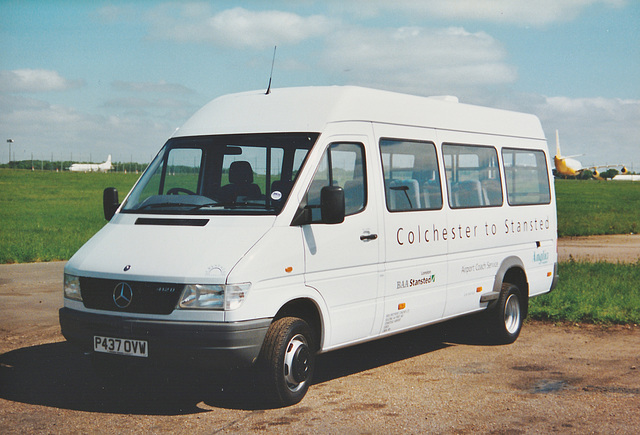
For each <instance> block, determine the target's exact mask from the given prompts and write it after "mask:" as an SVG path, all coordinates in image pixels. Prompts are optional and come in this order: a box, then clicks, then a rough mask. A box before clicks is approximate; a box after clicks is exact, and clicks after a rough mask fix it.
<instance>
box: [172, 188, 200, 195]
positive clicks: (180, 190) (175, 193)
mask: <svg viewBox="0 0 640 435" xmlns="http://www.w3.org/2000/svg"><path fill="white" fill-rule="evenodd" d="M179 193H186V194H187V195H195V194H196V193H195V192H192V191H190V190H189V189H185V188H184V187H172V188H171V189H169V190H167V195H177V194H179Z"/></svg>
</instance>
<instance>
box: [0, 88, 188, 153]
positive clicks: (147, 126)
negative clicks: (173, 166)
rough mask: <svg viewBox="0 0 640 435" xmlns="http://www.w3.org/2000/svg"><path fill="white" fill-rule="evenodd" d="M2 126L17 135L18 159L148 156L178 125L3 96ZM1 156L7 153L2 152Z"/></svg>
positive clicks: (15, 150)
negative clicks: (82, 110) (99, 113)
mask: <svg viewBox="0 0 640 435" xmlns="http://www.w3.org/2000/svg"><path fill="white" fill-rule="evenodd" d="M0 113H2V116H0V131H2V132H5V135H7V137H11V138H13V139H14V140H15V145H14V147H13V153H14V155H15V158H16V159H17V160H27V159H29V158H31V155H33V157H34V159H36V160H39V159H44V160H49V159H50V158H52V156H53V159H54V160H68V159H70V156H71V155H73V158H74V159H75V160H85V161H86V160H89V156H90V155H91V156H92V158H93V159H94V160H96V161H97V160H99V159H102V158H106V156H107V155H108V154H113V157H114V160H122V161H129V160H130V159H131V158H133V160H134V161H138V162H146V161H148V160H149V159H150V158H151V157H152V156H153V155H154V154H155V153H156V152H157V150H158V149H159V148H160V146H161V145H162V144H163V143H164V141H165V140H166V139H167V137H168V136H169V135H170V134H171V133H172V132H173V131H174V130H175V127H177V125H173V124H168V123H165V122H162V121H158V120H157V117H149V116H135V117H134V116H127V115H120V116H116V115H110V116H102V115H96V114H89V113H86V112H81V111H78V110H76V109H73V108H70V107H65V106H61V105H52V104H49V103H47V102H43V101H40V100H35V99H30V98H24V97H18V96H11V95H0ZM0 156H1V157H2V159H1V160H2V161H6V156H5V155H3V154H0Z"/></svg>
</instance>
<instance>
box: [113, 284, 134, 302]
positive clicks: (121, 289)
mask: <svg viewBox="0 0 640 435" xmlns="http://www.w3.org/2000/svg"><path fill="white" fill-rule="evenodd" d="M132 299H133V289H132V288H131V286H130V285H129V284H127V283H126V282H120V283H118V285H116V286H115V288H114V289H113V303H115V304H116V307H118V308H127V307H128V306H129V305H131V300H132Z"/></svg>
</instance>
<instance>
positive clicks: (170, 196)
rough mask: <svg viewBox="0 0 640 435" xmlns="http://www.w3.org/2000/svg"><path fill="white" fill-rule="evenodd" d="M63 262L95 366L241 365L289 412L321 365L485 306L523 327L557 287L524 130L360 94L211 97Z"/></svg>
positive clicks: (550, 223) (64, 322) (530, 141)
mask: <svg viewBox="0 0 640 435" xmlns="http://www.w3.org/2000/svg"><path fill="white" fill-rule="evenodd" d="M103 199H104V213H105V218H106V219H107V220H108V221H109V222H108V223H107V225H105V227H104V228H103V229H102V230H100V231H99V232H98V233H97V234H96V235H95V236H94V237H93V238H92V239H91V240H89V241H88V242H87V243H86V244H85V245H84V246H83V247H82V248H81V249H80V250H79V251H78V252H77V253H76V254H75V255H74V256H73V258H71V260H70V261H69V262H68V263H67V265H66V267H65V271H64V307H63V308H62V309H60V313H59V315H60V324H61V329H62V333H63V334H64V336H65V337H66V339H67V340H68V341H70V342H72V343H74V344H76V345H78V346H79V347H80V348H81V349H83V350H84V351H85V352H86V353H88V354H89V355H90V356H91V357H92V359H93V360H94V361H98V362H99V361H105V360H109V361H110V363H109V364H106V366H107V367H109V366H110V365H111V360H125V361H139V362H143V361H144V362H148V363H151V362H154V361H162V360H165V359H167V360H171V359H176V358H177V359H179V360H180V361H182V362H184V363H190V362H199V363H203V364H205V367H209V368H210V369H211V370H212V371H213V370H216V369H219V368H221V367H227V368H233V367H240V366H254V368H255V369H256V370H258V371H259V373H260V376H259V378H260V379H261V381H262V382H263V383H264V384H265V386H264V394H265V395H266V398H267V399H268V400H269V401H270V402H273V403H275V404H277V405H280V406H283V405H290V404H294V403H297V402H299V401H300V400H302V398H303V397H304V395H305V394H306V392H307V389H308V388H309V384H310V383H311V381H312V376H313V371H314V364H315V356H316V355H317V354H318V353H323V352H328V351H331V350H334V349H338V348H342V347H345V346H351V345H354V344H357V343H363V342H366V341H369V340H374V339H377V338H380V337H386V336H389V335H392V334H397V333H400V332H404V331H409V330H412V329H416V328H420V327H423V326H425V325H429V324H433V323H436V322H441V321H443V320H447V319H451V318H454V317H458V316H462V315H467V314H471V313H477V312H480V311H484V312H485V313H486V315H483V316H482V318H483V319H486V329H487V330H488V331H490V333H491V334H492V337H493V341H495V342H496V343H510V342H513V341H514V340H515V339H516V338H517V337H518V335H519V333H520V329H521V327H522V322H523V320H524V318H525V316H526V315H527V307H528V300H529V298H530V297H532V296H536V295H539V294H543V293H547V292H549V291H551V290H552V289H553V288H554V286H555V283H556V281H557V223H556V206H555V194H554V189H553V184H552V175H551V171H550V169H549V155H548V150H547V144H546V140H545V137H544V133H543V131H542V128H541V125H540V122H539V120H538V119H537V118H536V117H535V116H533V115H528V114H522V113H516V112H510V111H504V110H496V109H490V108H484V107H477V106H472V105H466V104H461V103H459V102H458V101H457V99H456V98H454V97H431V98H425V97H417V96H410V95H404V94H397V93H392V92H386V91H380V90H372V89H365V88H359V87H303V88H290V89H274V90H272V91H270V92H269V93H266V94H265V93H264V92H248V93H240V94H233V95H228V96H223V97H220V98H217V99H215V100H213V101H212V102H211V103H209V104H208V105H206V106H204V107H203V108H202V109H201V110H200V111H198V112H197V113H196V114H195V115H193V117H191V118H190V119H189V120H188V121H187V122H186V123H185V124H184V126H183V127H181V128H180V129H178V130H177V131H176V132H175V133H174V134H173V136H172V137H171V138H169V140H168V141H167V142H166V144H165V145H164V146H163V147H162V148H161V150H160V151H159V153H158V154H157V156H156V157H155V158H154V159H153V161H152V162H151V163H150V165H149V167H148V168H147V169H146V171H145V172H144V173H143V174H142V176H141V177H140V179H139V180H138V182H137V183H136V185H135V186H134V187H133V188H132V190H131V192H130V193H129V194H128V195H127V197H126V198H125V199H124V201H122V203H120V202H119V200H118V193H117V191H116V190H115V189H113V188H108V189H105V192H104V198H103Z"/></svg>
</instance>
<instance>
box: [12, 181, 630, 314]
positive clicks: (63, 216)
mask: <svg viewBox="0 0 640 435" xmlns="http://www.w3.org/2000/svg"><path fill="white" fill-rule="evenodd" d="M137 178H138V175H136V174H122V173H107V174H103V173H88V174H83V173H70V172H60V173H57V172H47V171H45V172H42V171H35V172H32V171H27V170H10V169H0V263H24V262H34V261H51V260H67V259H69V258H70V257H71V255H73V253H74V252H75V251H76V250H77V249H78V248H80V246H82V245H83V244H84V243H85V242H86V241H87V240H88V239H89V238H90V237H91V236H92V235H93V234H95V233H96V232H97V231H98V230H99V229H100V228H102V226H104V225H105V223H106V221H105V220H104V217H103V215H102V191H103V190H104V188H105V187H109V186H113V187H116V188H117V189H118V191H119V192H120V199H121V200H122V199H123V198H124V196H125V195H126V194H127V192H128V191H129V189H130V188H131V187H132V186H133V184H134V183H135V181H136V180H137ZM556 195H557V203H558V233H559V234H560V236H569V235H571V236H575V235H592V234H628V233H632V232H633V233H636V232H638V231H639V230H640V228H638V227H639V226H640V207H639V206H638V205H639V204H640V183H633V182H611V181H609V182H602V181H573V180H559V181H556ZM560 274H561V279H560V283H559V285H558V288H557V289H556V290H555V291H554V292H552V293H551V294H549V295H543V296H540V297H537V298H533V299H532V300H531V310H530V315H531V317H532V318H534V319H549V320H558V321H559V320H567V321H575V322H581V321H582V322H585V321H586V322H597V323H639V322H640V289H639V286H638V283H639V282H640V264H635V265H622V264H609V263H594V264H591V263H574V262H570V263H561V264H560Z"/></svg>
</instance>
